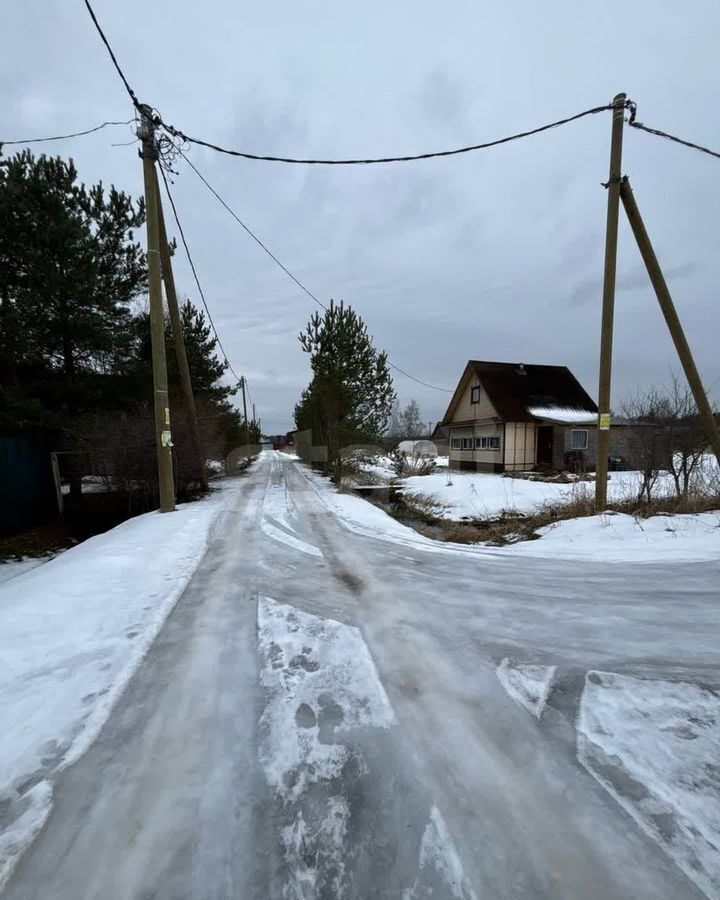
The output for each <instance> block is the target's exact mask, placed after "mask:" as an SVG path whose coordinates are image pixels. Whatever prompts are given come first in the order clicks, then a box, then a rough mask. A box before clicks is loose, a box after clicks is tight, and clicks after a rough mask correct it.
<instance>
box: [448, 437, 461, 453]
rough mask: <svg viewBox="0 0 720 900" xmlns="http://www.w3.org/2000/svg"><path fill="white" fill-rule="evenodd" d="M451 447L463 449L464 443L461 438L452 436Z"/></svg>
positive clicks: (452, 448)
mask: <svg viewBox="0 0 720 900" xmlns="http://www.w3.org/2000/svg"><path fill="white" fill-rule="evenodd" d="M450 449H451V450H462V445H461V443H460V438H452V439H451V441H450Z"/></svg>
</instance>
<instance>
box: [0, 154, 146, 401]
mask: <svg viewBox="0 0 720 900" xmlns="http://www.w3.org/2000/svg"><path fill="white" fill-rule="evenodd" d="M144 218H145V211H144V205H143V202H142V200H140V201H138V202H137V204H135V203H134V202H133V200H132V199H131V198H130V197H129V196H128V195H126V194H124V193H122V192H120V191H117V190H116V189H115V188H114V187H111V188H110V190H109V191H106V190H105V188H104V187H103V185H102V183H99V184H97V185H94V186H92V187H90V188H86V186H85V185H84V184H82V183H80V182H78V173H77V170H76V169H75V166H74V164H73V162H72V160H69V161H65V160H63V159H61V158H60V157H57V158H49V157H46V156H41V157H39V158H38V159H36V158H35V157H34V156H33V154H32V153H30V152H29V151H24V152H22V153H19V154H17V155H15V156H13V157H11V158H9V159H7V160H4V161H3V162H2V164H1V165H0V270H1V271H2V275H0V303H1V305H2V320H1V321H0V327H1V329H2V334H1V335H0V338H1V340H0V345H1V346H2V358H3V359H2V367H1V369H0V371H1V372H2V378H3V383H5V384H6V385H13V386H16V385H17V386H19V387H21V388H23V389H24V391H25V393H26V394H28V395H29V396H31V397H32V396H35V397H40V399H41V400H42V401H43V402H44V403H45V404H46V405H48V406H50V407H53V406H54V407H57V406H58V405H59V406H61V407H62V408H63V409H64V410H65V412H66V413H67V414H69V415H70V416H72V415H73V414H75V412H77V411H78V410H81V409H84V408H91V407H92V406H98V405H101V403H102V402H103V400H102V396H101V395H102V388H101V387H100V386H99V385H98V382H97V378H96V376H104V375H110V374H112V373H116V372H119V371H121V370H122V367H123V365H124V363H125V362H126V361H127V359H128V355H129V352H130V335H131V328H130V322H131V311H130V303H131V302H132V301H133V300H134V299H135V298H136V297H138V296H139V295H141V294H142V293H143V291H144V290H145V286H146V264H145V256H144V254H143V252H142V249H141V247H140V244H139V243H137V242H136V241H135V239H134V231H135V229H136V228H138V227H139V226H140V225H142V223H143V222H144ZM20 336H22V340H20V339H19V337H20ZM58 379H59V380H60V382H61V383H62V390H61V391H58V390H57V387H53V386H56V385H57V384H58ZM49 382H50V383H51V384H50V385H48V383H49Z"/></svg>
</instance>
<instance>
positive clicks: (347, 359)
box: [295, 300, 395, 470]
mask: <svg viewBox="0 0 720 900" xmlns="http://www.w3.org/2000/svg"><path fill="white" fill-rule="evenodd" d="M300 344H301V346H302V348H303V350H304V351H305V352H306V353H309V354H310V366H311V369H312V373H313V377H312V381H311V382H310V384H309V386H308V387H307V388H306V390H305V391H303V394H302V397H301V399H300V402H299V403H298V405H297V406H296V408H295V422H296V425H297V427H298V429H300V430H305V429H311V430H312V431H313V442H314V443H316V444H317V443H318V442H321V443H322V444H324V446H326V447H327V459H328V464H329V466H334V467H335V468H336V470H337V469H338V464H339V461H340V449H341V448H342V447H343V446H345V445H347V444H351V443H357V442H361V441H377V440H379V439H380V438H381V437H382V434H383V432H384V431H385V428H386V426H387V421H388V417H389V415H390V410H391V408H392V404H393V401H394V400H395V391H394V389H393V383H392V377H391V375H390V369H389V367H388V362H387V354H385V353H381V352H378V351H377V350H376V349H375V348H374V347H373V343H372V338H371V337H370V336H369V335H368V332H367V326H366V325H365V323H364V322H363V321H362V319H361V318H360V317H359V316H358V315H357V313H356V312H355V311H354V310H353V309H352V307H350V306H345V305H344V303H343V302H342V301H341V302H340V303H339V304H336V303H335V302H334V301H333V300H331V301H330V307H329V308H328V309H327V310H326V312H325V313H324V315H322V316H321V315H320V314H319V313H315V314H314V315H313V317H312V318H311V320H310V322H309V324H308V326H307V328H306V329H305V331H304V332H303V333H302V334H300Z"/></svg>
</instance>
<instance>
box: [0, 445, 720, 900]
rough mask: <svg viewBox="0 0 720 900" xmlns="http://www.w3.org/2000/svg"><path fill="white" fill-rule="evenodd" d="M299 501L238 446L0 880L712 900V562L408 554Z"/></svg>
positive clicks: (295, 470)
mask: <svg viewBox="0 0 720 900" xmlns="http://www.w3.org/2000/svg"><path fill="white" fill-rule="evenodd" d="M327 494H328V489H327V488H326V487H324V486H323V485H322V484H320V483H319V481H318V479H317V478H312V477H308V475H307V474H306V473H305V470H304V469H303V468H302V467H301V466H299V465H298V464H297V463H295V462H293V461H292V460H289V459H286V458H283V457H282V456H281V455H278V454H263V456H262V457H261V459H260V461H259V462H257V463H256V464H255V466H254V467H253V469H252V470H251V472H250V475H249V476H248V478H247V480H246V483H245V485H244V487H243V489H242V490H240V491H239V492H238V494H237V500H236V501H235V502H234V504H233V506H232V507H231V508H230V509H229V510H228V512H227V514H226V518H225V520H224V522H223V524H222V527H221V528H219V529H218V530H217V531H216V533H215V535H214V537H213V539H212V542H211V544H210V547H209V550H208V552H207V554H206V556H205V557H204V559H203V561H202V563H201V564H200V566H199V568H198V570H197V572H196V574H195V576H194V577H193V579H192V580H191V582H190V584H189V585H188V587H187V589H186V590H185V592H184V594H183V595H182V597H181V598H180V600H179V602H178V604H177V606H176V607H175V609H174V611H173V612H172V613H171V615H170V617H169V618H168V620H167V622H166V624H165V626H164V628H163V629H162V631H161V632H160V634H159V636H158V638H157V639H156V641H155V643H154V644H153V646H152V648H151V650H150V652H149V653H148V655H147V657H146V658H145V660H144V662H143V663H142V665H141V666H140V668H139V669H138V671H137V672H136V675H135V677H134V678H133V680H132V681H131V683H130V684H129V686H128V688H127V690H126V692H125V694H124V695H123V697H122V698H121V700H120V701H119V702H118V705H117V706H116V707H115V709H114V711H113V713H112V715H111V717H110V719H109V721H108V722H107V724H106V726H105V728H104V729H103V731H102V732H101V734H100V736H99V738H98V739H97V741H96V742H95V743H94V744H93V745H92V747H91V748H90V749H89V750H88V752H87V753H86V754H85V755H84V756H83V758H82V759H80V761H79V762H77V763H76V764H75V765H74V766H72V767H70V768H69V769H67V770H66V771H64V772H62V773H61V774H60V775H59V777H58V779H57V781H56V783H55V785H54V807H53V811H52V813H51V815H50V818H49V820H48V823H47V825H46V826H45V828H44V829H43V831H42V832H41V833H40V835H39V836H38V838H37V839H36V840H35V842H34V843H33V845H32V846H31V847H30V849H29V850H28V851H27V852H26V853H25V855H24V856H23V857H22V859H21V860H20V862H19V864H18V865H17V868H16V869H15V872H14V874H13V876H12V878H11V880H10V882H9V884H8V885H7V887H6V891H5V893H4V894H3V900H19V898H25V900H31V898H32V900H37V898H53V900H96V898H97V900H100V898H103V900H106V898H112V900H115V898H117V900H131V898H132V900H141V898H142V900H145V898H158V900H160V898H161V900H170V898H197V900H210V898H212V900H216V898H217V900H220V898H241V900H268V898H271V900H274V898H288V900H296V898H297V900H311V898H326V900H331V898H340V897H343V898H345V897H347V898H357V900H365V898H370V897H384V898H398V900H424V898H430V897H432V898H433V900H440V898H448V900H449V898H460V900H483V898H492V900H497V898H548V900H549V898H553V900H558V898H566V900H614V898H634V900H643V898H647V900H650V898H653V900H657V898H673V900H678V898H700V897H702V896H703V895H705V896H720V861H719V860H718V847H717V843H715V844H714V843H713V841H715V839H716V831H715V830H714V829H717V821H716V820H715V818H714V815H713V810H714V808H715V807H714V806H713V804H716V803H717V799H716V796H715V795H712V796H711V795H710V794H709V788H713V789H715V788H717V778H718V773H717V766H716V765H715V766H714V769H713V768H712V766H711V763H712V762H713V757H712V755H711V754H712V753H713V752H714V749H716V741H717V727H716V726H717V718H716V716H717V712H718V706H717V702H716V701H717V695H716V694H715V693H713V689H714V690H717V688H718V686H719V685H720V674H719V673H720V645H719V642H718V640H717V636H718V630H719V628H720V612H719V608H718V603H717V593H718V592H717V585H720V566H719V565H718V563H715V562H708V563H694V564H684V563H674V564H672V565H662V564H652V565H631V564H615V565H597V564H591V563H580V562H576V561H575V562H571V563H568V562H563V561H562V560H559V559H551V560H541V559H532V558H524V557H511V556H503V555H502V554H501V553H492V552H488V551H485V552H459V551H458V552H450V551H448V552H445V551H444V550H443V548H433V549H432V552H428V549H427V548H426V547H425V546H424V545H423V544H421V543H413V541H412V540H407V541H397V542H393V541H391V540H387V539H385V538H382V539H381V538H380V537H372V536H370V535H367V534H366V535H362V534H359V533H357V530H355V531H350V530H348V529H347V528H346V527H345V526H344V524H343V522H342V521H341V520H340V518H338V515H337V512H336V511H333V510H334V509H335V507H333V506H332V504H329V503H328V502H327V497H326V495H327ZM358 502H360V501H358ZM638 685H639V686H640V687H642V688H643V689H642V690H640V689H639V688H638ZM655 685H656V686H657V688H655V687H653V686H655ZM651 688H652V689H651ZM645 689H647V690H645ZM643 690H645V693H647V694H648V696H647V697H645V694H644V693H643ZM635 697H639V698H640V699H639V700H637V703H639V704H640V706H639V707H638V706H637V705H633V704H635V700H633V698H635ZM643 704H645V705H644V706H643ZM658 704H659V707H658ZM673 704H674V706H673ZM713 704H714V705H713ZM658 708H661V710H663V711H664V712H662V716H664V717H665V718H663V719H662V722H663V723H666V719H667V714H668V713H667V710H668V709H670V708H672V709H675V710H676V715H677V716H680V717H681V716H682V714H683V710H690V711H691V712H692V713H693V714H692V715H690V713H688V715H689V716H690V718H689V719H688V722H689V723H690V724H688V723H684V722H680V723H679V724H678V725H677V727H676V728H675V730H674V731H673V730H672V729H670V731H671V733H670V734H668V736H667V740H668V741H671V740H674V741H675V742H676V743H680V744H682V745H683V747H684V746H685V745H687V746H688V747H690V746H696V745H697V746H700V745H701V744H702V745H703V746H705V747H706V752H707V753H708V754H709V755H710V760H709V762H708V766H707V771H705V770H704V771H705V774H704V775H703V777H700V776H699V775H698V773H696V772H694V771H691V772H690V777H686V776H687V774H688V773H686V772H683V771H682V769H681V768H676V769H672V766H669V764H666V763H667V758H669V757H667V754H666V755H663V753H662V752H661V753H659V754H658V753H654V748H656V747H658V746H660V743H662V740H664V735H665V731H664V730H663V729H665V728H666V724H662V725H661V726H660V731H661V732H662V733H661V734H660V735H659V741H660V743H659V742H658V739H656V738H657V735H652V734H651V732H650V731H648V729H652V727H653V723H654V722H655V721H656V718H657V716H658V715H659V713H658V711H657V710H658ZM638 710H639V712H638ZM633 716H637V721H635V719H634V718H633ZM653 716H655V718H653ZM576 723H577V724H576ZM643 728H644V729H645V731H643ZM683 728H685V729H686V730H685V731H684V732H683V731H682V729H683ZM687 729H689V731H688V730H687ZM693 729H694V731H693ZM648 734H651V739H649V740H647V741H646V743H643V740H645V738H647V736H648ZM683 742H684V743H683ZM646 744H647V746H646ZM662 746H663V747H665V745H662ZM672 746H674V745H672V744H668V747H670V749H672ZM640 751H642V752H640ZM668 752H669V751H668ZM643 754H644V755H643ZM678 758H679V759H681V760H682V758H683V756H682V753H680V754H679V756H678ZM673 759H675V757H673ZM664 761H665V762H664ZM716 762H717V759H716V758H715V759H714V763H716ZM678 766H681V763H678ZM666 776H667V779H668V782H667V784H666V783H665V782H664V781H663V779H664V778H665V777H666ZM703 778H704V779H705V780H703ZM693 779H694V780H693ZM713 779H714V781H713ZM688 785H689V786H688ZM713 797H715V799H713ZM693 804H695V806H693ZM695 807H697V809H695ZM687 873H690V875H691V876H692V878H690V877H688V876H687Z"/></svg>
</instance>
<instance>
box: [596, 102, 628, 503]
mask: <svg viewBox="0 0 720 900" xmlns="http://www.w3.org/2000/svg"><path fill="white" fill-rule="evenodd" d="M625 99H626V95H625V94H618V95H617V96H616V97H615V99H614V100H613V117H612V138H611V142H610V178H609V180H608V184H607V191H608V205H607V224H606V228H605V273H604V277H603V306H602V330H601V335H600V382H599V387H598V434H597V464H596V480H595V506H596V508H597V509H598V510H601V509H604V508H605V506H606V504H607V476H608V455H609V453H610V382H611V377H612V345H613V319H614V315H615V272H616V269H617V236H618V218H619V212H620V176H621V172H622V139H623V120H624V117H625Z"/></svg>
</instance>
